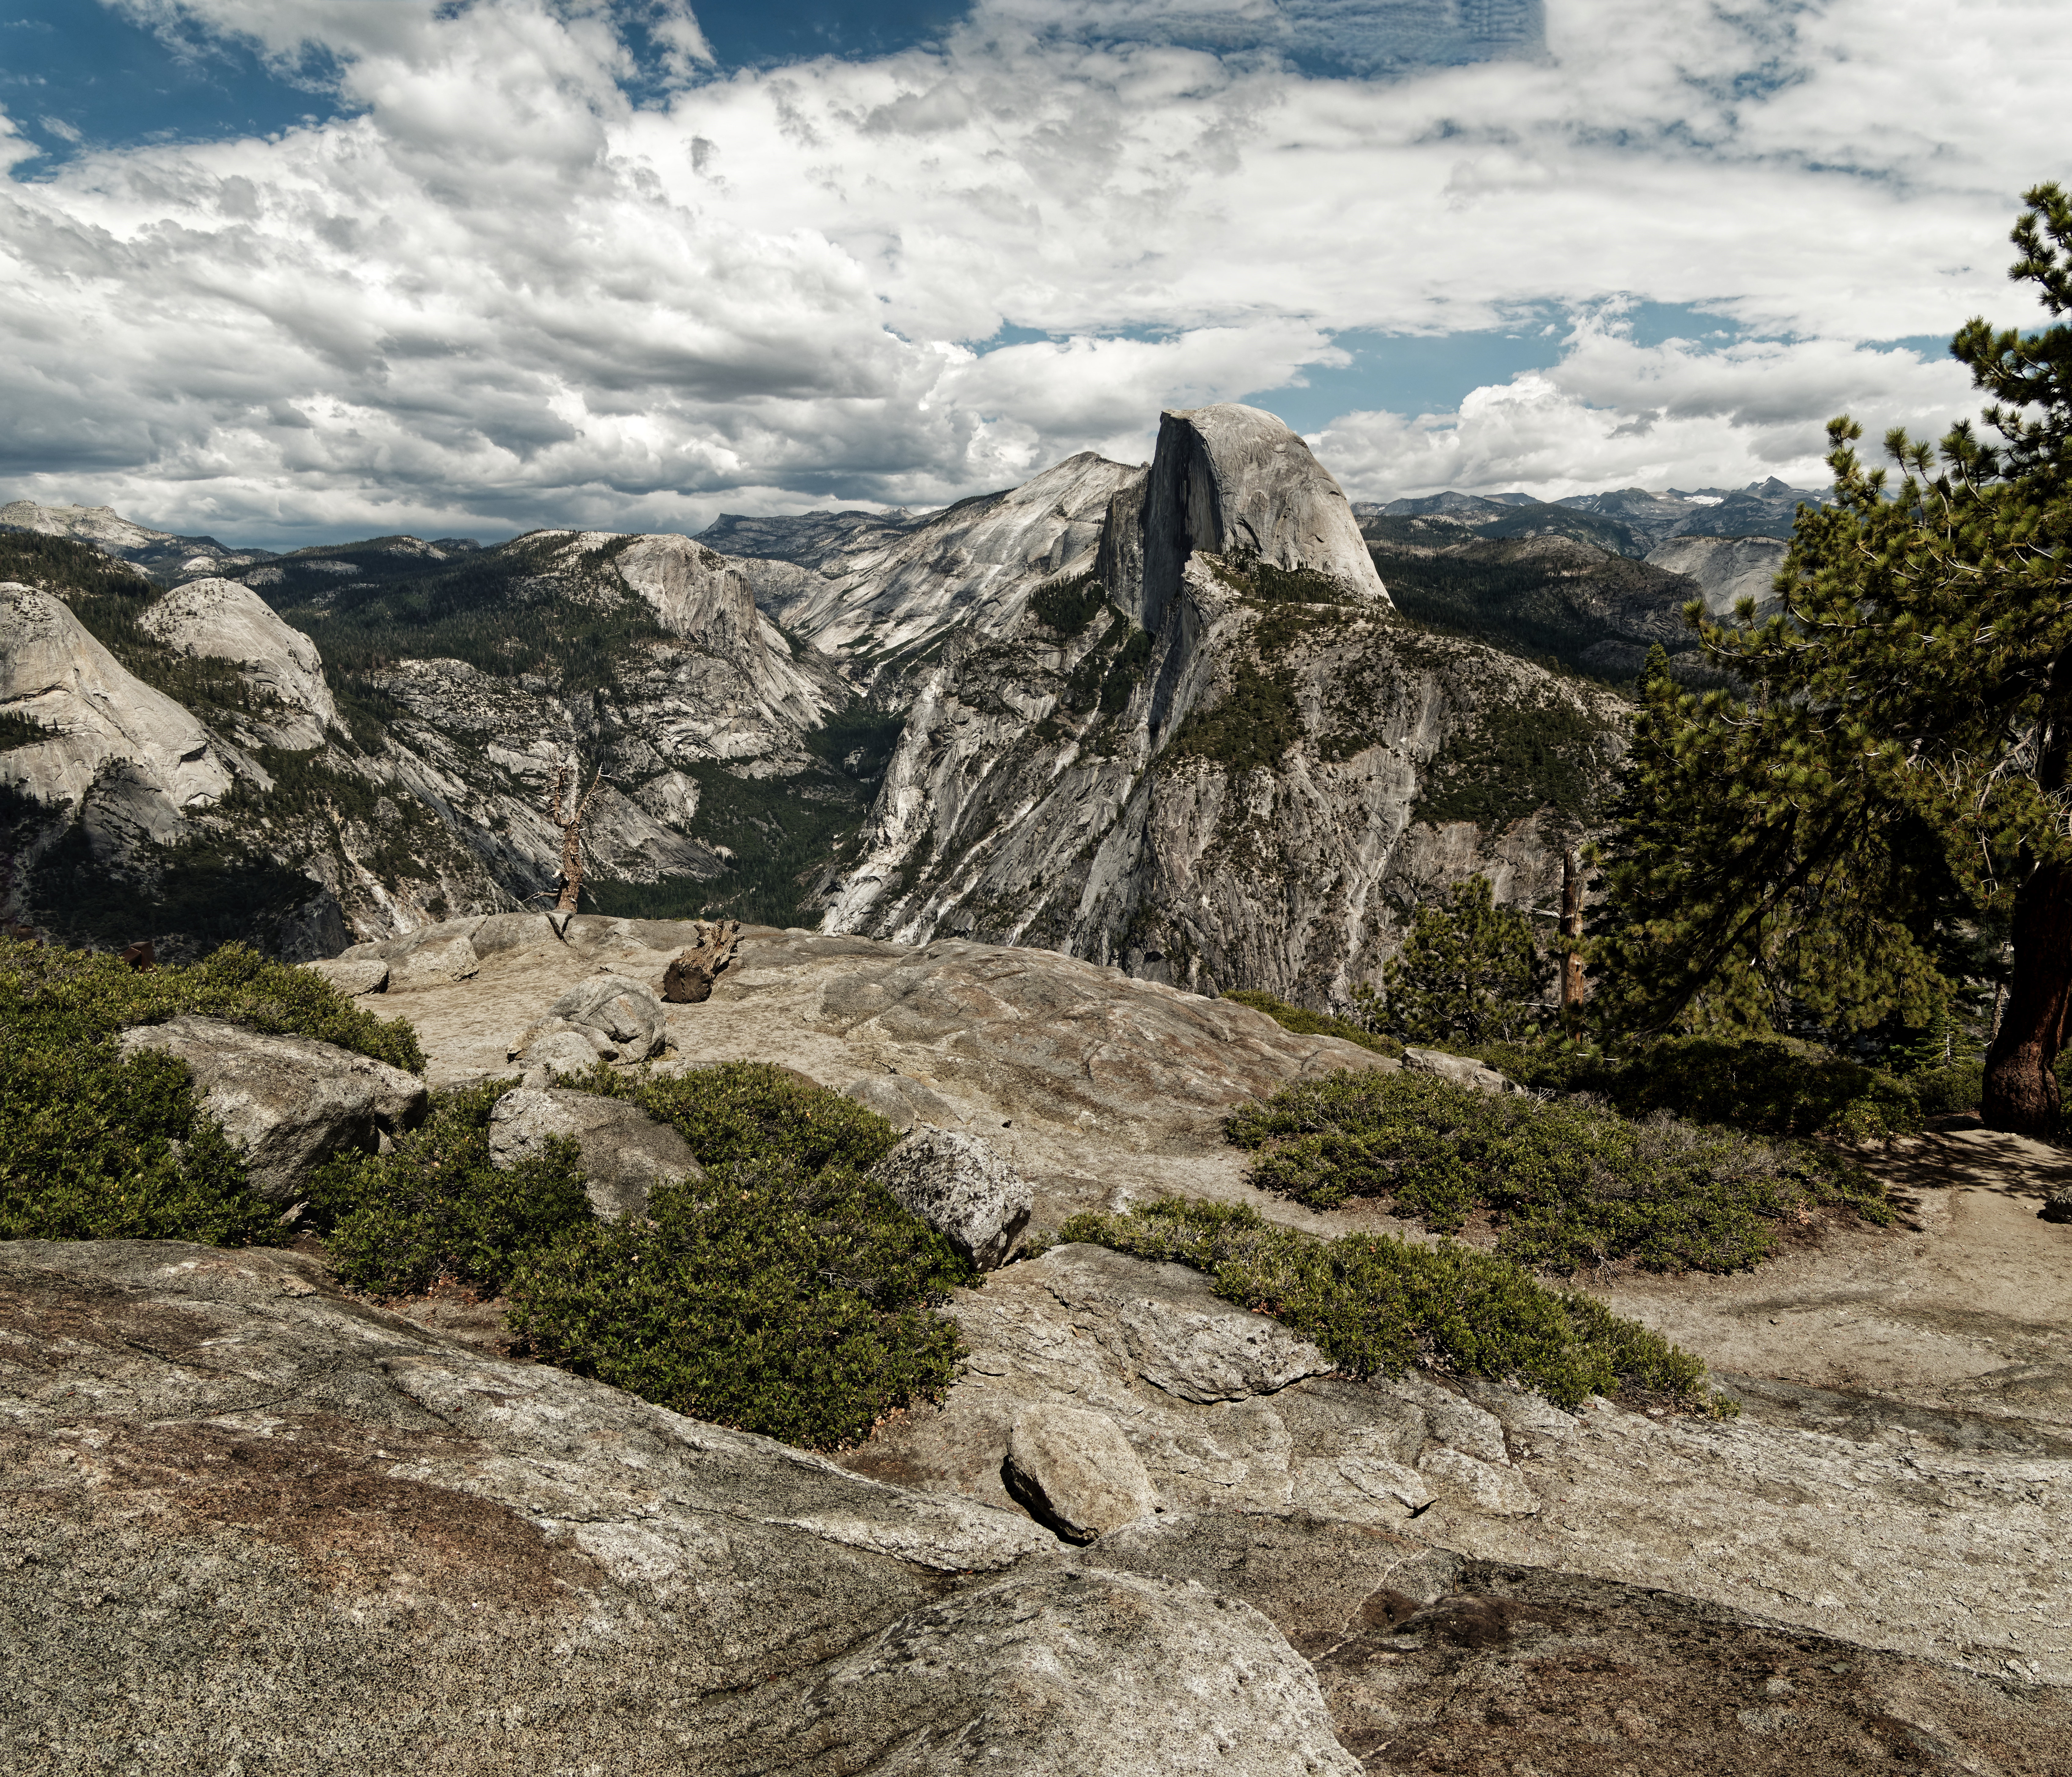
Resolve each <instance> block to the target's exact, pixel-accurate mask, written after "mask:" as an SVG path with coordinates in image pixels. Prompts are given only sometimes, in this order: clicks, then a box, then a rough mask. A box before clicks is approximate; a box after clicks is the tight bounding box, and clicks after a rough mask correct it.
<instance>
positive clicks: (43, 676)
mask: <svg viewBox="0 0 2072 1777" xmlns="http://www.w3.org/2000/svg"><path fill="white" fill-rule="evenodd" d="M0 714H7V715H11V716H18V717H20V718H23V719H24V720H25V721H28V722H35V723H37V724H38V725H39V726H42V727H43V728H45V729H47V730H49V731H50V738H49V739H47V740H43V741H37V742H31V744H30V745H28V746H27V747H11V748H10V749H9V750H8V751H6V752H0V782H4V783H6V784H11V785H12V786H14V788H16V789H19V790H21V791H23V792H26V793H27V795H29V796H33V797H34V798H35V800H37V801H39V802H41V803H44V804H49V805H51V806H52V807H53V808H57V809H61V810H63V811H64V812H67V813H72V814H76V813H77V812H79V811H80V808H82V806H83V805H84V804H85V803H86V801H87V800H88V797H89V796H91V795H93V793H94V792H95V791H96V790H97V788H100V789H101V790H103V791H104V792H111V791H113V792H114V793H115V794H117V795H118V796H119V799H120V802H121V811H122V813H123V815H124V816H125V817H126V819H127V820H128V821H129V822H131V823H134V828H135V829H141V831H142V833H144V834H145V835H146V836H148V837H150V838H152V839H154V840H157V841H159V842H161V843H164V842H166V841H171V840H172V839H174V838H175V837H178V836H179V833H180V832H181V831H182V829H183V825H184V824H185V822H186V821H187V818H188V817H190V816H191V815H193V814H195V813H198V812H200V811H202V810H203V809H205V808H208V807H210V806H211V805H212V804H214V803H216V801H218V800H220V798H222V797H223V796H225V795H227V794H228V792H229V789H230V786H231V775H230V772H229V771H228V769H227V768H226V767H225V766H224V762H223V760H222V759H221V757H220V755H219V754H218V752H217V751H216V746H215V743H214V742H213V741H212V738H211V737H210V735H209V734H208V730H205V729H204V728H203V726H202V725H201V724H200V723H199V722H196V721H195V718H193V717H192V716H191V715H189V714H187V711H186V710H183V709H182V708H181V707H180V705H178V704H176V703H175V702H174V701H173V700H172V699H171V697H166V696H165V695H163V694H162V693H160V692H157V691H154V690H153V689H151V688H150V686H149V685H145V684H143V683H142V681H139V680H138V679H136V678H134V677H132V676H131V675H130V674H129V673H127V672H125V671H124V669H123V668H122V667H121V664H120V663H119V662H117V660H116V658H115V656H113V655H112V654H110V653H109V652H108V650H107V649H106V648H104V647H102V646H101V644H100V643H99V642H97V641H96V640H94V638H93V636H91V635H89V634H88V632H87V631H86V628H85V627H84V625H82V624H81V623H80V621H79V619H77V618H76V617H75V616H73V615H72V612H71V611H70V610H69V609H68V608H67V607H66V606H65V605H64V603H63V602H62V601H61V600H59V599H53V598H51V596H50V595H49V594H47V593H41V592H36V591H34V590H31V588H29V587H27V586H21V585H19V584H15V583H13V582H9V583H8V584H6V585H0ZM115 780H119V788H117V784H116V782H115Z"/></svg>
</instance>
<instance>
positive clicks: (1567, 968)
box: [1561, 845, 1589, 1041]
mask: <svg viewBox="0 0 2072 1777" xmlns="http://www.w3.org/2000/svg"><path fill="white" fill-rule="evenodd" d="M1582 944H1583V872H1582V870H1581V868H1580V867H1579V866H1578V864H1577V859H1576V848H1575V847H1574V846H1573V845H1570V846H1568V848H1567V849H1564V851H1563V852H1562V854H1561V1028H1562V1029H1563V1030H1564V1031H1566V1032H1567V1033H1568V1035H1569V1036H1570V1037H1571V1038H1572V1039H1577V1040H1578V1041H1580V1040H1581V1030H1580V1028H1579V1026H1581V1021H1582V1015H1583V1000H1584V997H1585V994H1586V993H1588V991H1589V989H1588V986H1587V985H1586V983H1585V981H1584V979H1583V950H1582Z"/></svg>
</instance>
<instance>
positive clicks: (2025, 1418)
mask: <svg viewBox="0 0 2072 1777" xmlns="http://www.w3.org/2000/svg"><path fill="white" fill-rule="evenodd" d="M1872 1170H1873V1171H1875V1172H1877V1174H1880V1175H1881V1177H1883V1178H1885V1179H1886V1180H1887V1181H1888V1182H1889V1183H1890V1184H1891V1185H1892V1187H1893V1191H1894V1195H1895V1197H1896V1198H1897V1201H1898V1203H1899V1204H1900V1206H1901V1225H1899V1226H1896V1227H1894V1228H1890V1229H1882V1230H1880V1229H1844V1230H1839V1231H1835V1232H1830V1233H1828V1234H1827V1236H1825V1237H1824V1238H1823V1239H1822V1240H1820V1241H1819V1242H1818V1243H1817V1244H1810V1245H1807V1246H1804V1247H1801V1248H1797V1249H1795V1250H1793V1251H1790V1252H1787V1253H1784V1254H1782V1255H1781V1256H1780V1257H1778V1258H1776V1259H1774V1260H1773V1261H1770V1263H1769V1264H1767V1265H1763V1266H1762V1268H1761V1269H1758V1270H1756V1271H1753V1272H1749V1273H1738V1274H1736V1275H1733V1276H1729V1277H1700V1276H1696V1275H1693V1276H1690V1277H1646V1276H1638V1277H1626V1278H1621V1279H1619V1280H1618V1281H1615V1282H1614V1283H1612V1284H1611V1285H1609V1286H1608V1287H1606V1288H1605V1289H1604V1290H1601V1291H1600V1292H1599V1293H1600V1294H1602V1295H1603V1296H1604V1298H1605V1300H1606V1301H1608V1302H1609V1303H1610V1304H1611V1305H1612V1306H1614V1308H1616V1309H1617V1310H1618V1311H1619V1312H1620V1313H1622V1314H1630V1315H1631V1316H1633V1318H1635V1319H1637V1320H1640V1321H1642V1322H1645V1323H1646V1324H1647V1325H1648V1326H1650V1327H1654V1328H1655V1329H1656V1330H1657V1331H1659V1332H1662V1333H1664V1334H1666V1335H1668V1336H1669V1337H1670V1338H1671V1339H1675V1341H1676V1342H1677V1343H1679V1344H1680V1345H1682V1346H1683V1347H1685V1348H1686V1349H1687V1350H1689V1351H1696V1352H1698V1353H1700V1355H1703V1356H1704V1358H1705V1359H1706V1361H1707V1362H1708V1363H1709V1364H1711V1365H1712V1368H1713V1369H1714V1370H1715V1371H1716V1372H1720V1373H1721V1374H1722V1375H1724V1376H1727V1377H1729V1378H1730V1379H1745V1380H1747V1381H1748V1382H1749V1383H1750V1384H1755V1385H1756V1386H1755V1389H1754V1394H1755V1396H1756V1397H1759V1398H1752V1399H1751V1401H1750V1402H1749V1405H1750V1406H1751V1407H1752V1408H1753V1409H1756V1410H1759V1411H1787V1410H1788V1411H1790V1413H1793V1414H1794V1416H1796V1417H1805V1416H1806V1415H1807V1414H1808V1413H1815V1414H1816V1415H1817V1414H1818V1413H1819V1412H1821V1411H1828V1412H1834V1411H1840V1410H1842V1409H1840V1405H1838V1404H1836V1403H1832V1402H1830V1403H1825V1404H1824V1405H1823V1404H1822V1403H1820V1402H1819V1399H1818V1392H1820V1391H1831V1392H1836V1393H1840V1394H1849V1395H1858V1396H1863V1397H1870V1398H1871V1399H1873V1400H1875V1401H1885V1402H1888V1403H1901V1402H1904V1403H1909V1404H1912V1405H1918V1406H1921V1407H1925V1408H1930V1409H1937V1410H1938V1411H1940V1412H1942V1413H1955V1414H1957V1415H1959V1416H1975V1417H1978V1418H1979V1419H1980V1420H1981V1421H2007V1422H2009V1423H2008V1425H2007V1426H2006V1429H2007V1431H2008V1433H2009V1434H2017V1433H2018V1432H2019V1429H2020V1428H2019V1425H2017V1424H2016V1423H2014V1422H2017V1421H2019V1422H2027V1423H2029V1424H2031V1425H2034V1426H2035V1427H2037V1429H2039V1430H2041V1429H2045V1428H2066V1429H2072V1226H2066V1225H2062V1224H2053V1223H2050V1222H2045V1221H2042V1220H2039V1219H2038V1218H2037V1210H2038V1209H2039V1208H2041V1206H2042V1201H2043V1195H2044V1192H2045V1190H2046V1189H2047V1188H2048V1187H2050V1186H2052V1185H2055V1184H2061V1183H2072V1155H2068V1154H2066V1153H2065V1152H2063V1151H2062V1150H2058V1149H2056V1148H2052V1147H2049V1146H2045V1145H2044V1144H2043V1143H2041V1142H2037V1141H2027V1140H2025V1139H2024V1138H2023V1137H2019V1136H2011V1135H2000V1134H1996V1133H1992V1132H1991V1131H1988V1130H1986V1129H1980V1128H1979V1127H1978V1126H1977V1125H1975V1124H1969V1125H1962V1126H1955V1127H1947V1128H1943V1129H1937V1130H1935V1131H1934V1132H1931V1133H1929V1134H1927V1135H1925V1136H1923V1137H1920V1138H1919V1139H1918V1141H1912V1142H1909V1143H1907V1144H1905V1145H1904V1146H1898V1147H1895V1148H1894V1149H1893V1150H1892V1151H1891V1152H1890V1153H1889V1154H1888V1155H1885V1156H1882V1157H1880V1158H1878V1159H1877V1160H1876V1161H1874V1162H1873V1163H1872ZM1763 1384H1786V1387H1784V1388H1766V1387H1763V1386H1762V1385H1763ZM1807 1391H1815V1392H1814V1393H1812V1394H1811V1395H1809V1394H1808V1392H1807ZM1977 1434H1978V1435H1981V1436H1984V1435H1989V1434H1988V1432H1987V1430H1986V1429H1985V1428H1984V1427H1983V1426H1982V1427H1980V1428H1978V1431H1977Z"/></svg>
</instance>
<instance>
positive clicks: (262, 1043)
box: [122, 1018, 430, 1203]
mask: <svg viewBox="0 0 2072 1777" xmlns="http://www.w3.org/2000/svg"><path fill="white" fill-rule="evenodd" d="M147 1049H159V1050H163V1051H166V1052H167V1053H168V1054H171V1055H178V1056H179V1058H180V1059H181V1060H183V1061H184V1062H185V1063H187V1067H188V1071H189V1072H191V1073H192V1075H193V1076H194V1082H195V1090H196V1091H197V1092H199V1094H200V1096H201V1101H202V1105H203V1109H206V1110H207V1111H208V1113H209V1114H210V1115H211V1116H212V1117H214V1118H215V1119H216V1121H217V1122H219V1123H220V1124H221V1125H223V1129H224V1133H225V1134H226V1135H228V1137H230V1140H231V1141H232V1145H233V1146H236V1148H237V1150H238V1151H239V1152H240V1153H241V1154H243V1155H244V1157H245V1166H246V1169H247V1170H248V1171H249V1174H250V1177H251V1182H252V1189H253V1191H255V1192H257V1194H258V1195H260V1196H261V1197H263V1198H265V1199H266V1200H267V1201H268V1202H269V1203H293V1202H294V1200H295V1199H296V1198H297V1197H298V1195H301V1192H302V1185H303V1181H304V1179H305V1178H306V1175H307V1174H308V1172H309V1170H310V1167H311V1166H315V1164H316V1163H317V1162H319V1161H320V1160H323V1159H327V1158H329V1157H330V1156H331V1155H332V1154H339V1153H342V1152H343V1151H344V1150H347V1149H348V1148H357V1149H359V1150H361V1151H362V1152H364V1153H368V1154H372V1152H374V1150H376V1147H377V1146H379V1145H380V1137H382V1136H383V1135H384V1134H387V1135H396V1134H400V1133H401V1132H402V1131H404V1130H405V1129H410V1128H412V1127H413V1126H415V1125H417V1123H419V1122H421V1121H423V1119H424V1116H425V1113H426V1109H427V1108H428V1106H429V1103H430V1099H429V1095H428V1094H427V1093H426V1090H425V1083H424V1082H423V1081H422V1080H420V1079H418V1078H417V1076H416V1075H414V1074H406V1073H405V1072H403V1070H402V1069H401V1068H400V1067H390V1066H389V1064H388V1063H386V1062H385V1061H376V1060H375V1059H374V1058H373V1057H372V1056H371V1055H356V1054H355V1053H354V1052H353V1051H352V1050H350V1049H341V1048H339V1047H338V1046H337V1045H336V1044H335V1043H320V1042H319V1041H318V1040H317V1039H315V1037H297V1036H274V1035H268V1034H266V1033H265V1032H263V1031H258V1030H246V1029H245V1028H244V1027H243V1026H240V1025H236V1024H228V1023H225V1022H224V1021H223V1020H222V1019H220V1018H173V1019H171V1020H169V1021H168V1022H166V1023H164V1024H147V1025H142V1026H138V1027H137V1028H136V1029H134V1030H125V1031H124V1032H123V1033H122V1052H123V1054H125V1055H135V1054H138V1053H139V1052H140V1051H144V1050H147Z"/></svg>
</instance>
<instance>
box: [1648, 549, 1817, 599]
mask: <svg viewBox="0 0 2072 1777" xmlns="http://www.w3.org/2000/svg"><path fill="white" fill-rule="evenodd" d="M1785 550H1786V545H1785V543H1784V541H1783V540H1782V539H1781V538H1778V537H1672V538H1671V539H1670V540H1669V541H1667V542H1666V543H1660V544H1658V545H1655V548H1654V549H1651V550H1649V551H1648V553H1647V562H1648V566H1650V567H1656V568H1664V569H1667V570H1668V571H1669V572H1670V573H1671V574H1685V575H1688V577H1689V578H1691V579H1692V581H1694V582H1696V584H1697V587H1698V594H1699V596H1700V598H1701V599H1704V604H1705V614H1706V615H1708V616H1709V617H1717V618H1721V619H1729V618H1731V617H1732V616H1733V614H1734V606H1735V604H1736V603H1737V601H1738V600H1741V599H1753V600H1754V601H1755V603H1756V615H1757V616H1758V617H1766V616H1768V615H1770V612H1771V611H1774V610H1775V609H1776V608H1777V603H1778V600H1777V594H1776V591H1775V590H1774V586H1773V584H1772V583H1773V582H1774V581H1775V580H1776V578H1777V576H1778V573H1779V571H1780V570H1782V568H1783V566H1784V557H1785Z"/></svg>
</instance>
